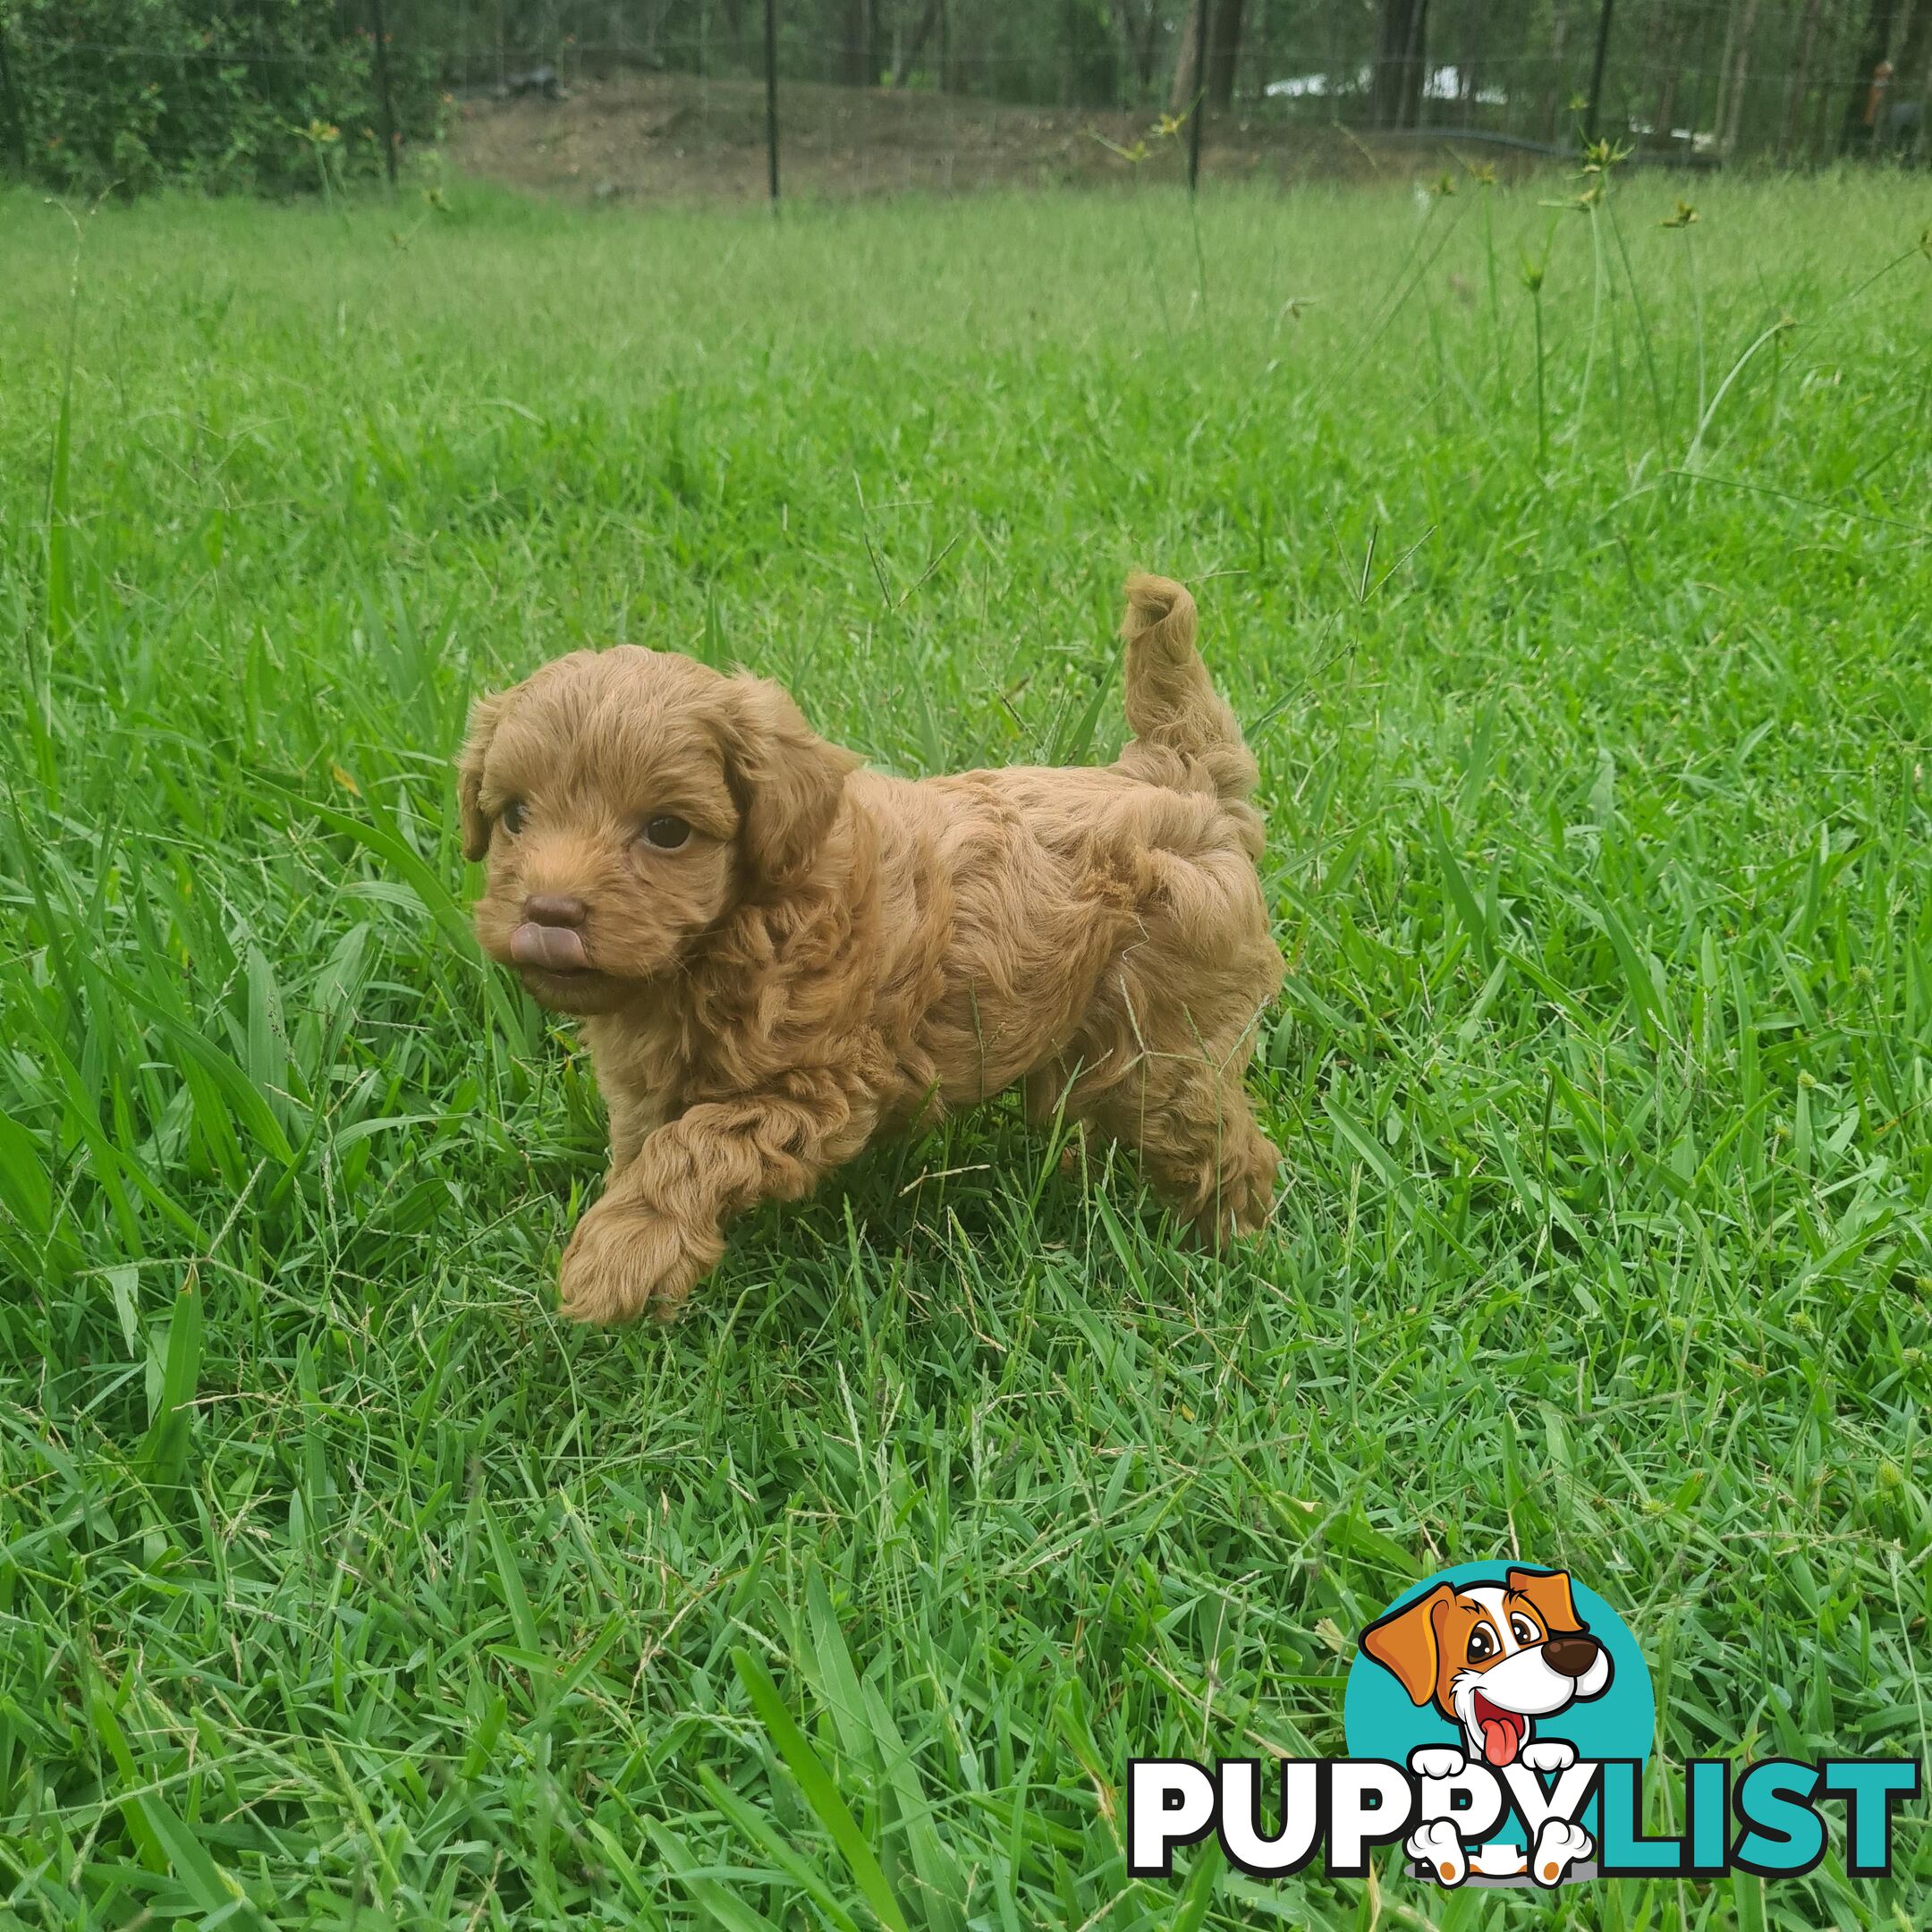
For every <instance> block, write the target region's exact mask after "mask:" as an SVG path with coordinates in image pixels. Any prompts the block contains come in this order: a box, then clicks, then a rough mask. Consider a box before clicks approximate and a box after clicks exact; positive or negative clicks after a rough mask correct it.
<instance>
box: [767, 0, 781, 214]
mask: <svg viewBox="0 0 1932 1932" xmlns="http://www.w3.org/2000/svg"><path fill="white" fill-rule="evenodd" d="M765 160H766V168H767V174H768V176H769V179H770V183H771V205H772V206H773V208H776V207H777V206H778V0H765Z"/></svg>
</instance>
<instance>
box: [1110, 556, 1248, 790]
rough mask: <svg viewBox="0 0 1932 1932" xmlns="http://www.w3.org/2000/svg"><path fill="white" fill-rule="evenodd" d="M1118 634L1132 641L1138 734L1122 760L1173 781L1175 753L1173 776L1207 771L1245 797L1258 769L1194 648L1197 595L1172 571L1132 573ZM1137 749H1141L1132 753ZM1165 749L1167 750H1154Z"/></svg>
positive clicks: (1131, 710)
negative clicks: (1164, 573) (1167, 574)
mask: <svg viewBox="0 0 1932 1932" xmlns="http://www.w3.org/2000/svg"><path fill="white" fill-rule="evenodd" d="M1121 635H1122V636H1123V638H1125V639H1126V640H1127V691H1126V699H1127V722H1128V723H1129V724H1131V725H1132V727H1133V733H1134V743H1133V744H1132V745H1131V746H1130V747H1129V748H1128V750H1127V752H1126V753H1123V756H1122V759H1121V762H1122V763H1123V765H1128V764H1131V765H1136V766H1144V767H1147V769H1146V771H1145V773H1144V775H1146V776H1147V777H1148V778H1150V779H1153V780H1154V781H1155V782H1156V783H1161V782H1170V783H1171V782H1173V781H1172V779H1171V778H1168V777H1167V776H1166V774H1165V773H1164V772H1163V771H1162V769H1161V767H1166V768H1167V771H1168V772H1172V771H1173V767H1174V760H1175V759H1178V760H1179V761H1180V765H1181V767H1182V771H1181V772H1180V773H1177V774H1174V775H1175V776H1179V777H1182V780H1183V782H1185V781H1186V780H1192V781H1193V782H1194V783H1197V784H1198V783H1199V780H1200V779H1201V778H1203V777H1205V778H1206V779H1207V780H1208V782H1209V783H1210V784H1212V785H1213V787H1214V789H1215V791H1216V793H1217V794H1218V795H1219V796H1220V797H1221V798H1222V799H1224V801H1227V802H1228V803H1230V804H1233V803H1235V802H1237V801H1240V800H1242V799H1245V798H1246V797H1247V796H1248V795H1249V793H1250V792H1252V791H1253V790H1254V787H1255V779H1256V777H1257V775H1258V774H1257V771H1256V768H1255V761H1254V756H1253V754H1252V753H1251V752H1250V750H1249V749H1248V747H1247V746H1246V744H1244V743H1243V742H1242V741H1241V726H1240V725H1239V724H1236V723H1235V721H1234V714H1233V711H1231V710H1230V709H1229V708H1228V703H1227V700H1226V699H1224V697H1222V695H1221V694H1220V692H1219V691H1216V689H1215V688H1214V686H1213V684H1212V683H1210V682H1208V667H1207V665H1204V664H1203V663H1202V662H1201V660H1200V653H1199V651H1197V650H1196V649H1195V648H1194V599H1193V598H1192V597H1190V596H1189V595H1188V594H1187V591H1186V590H1185V589H1183V588H1182V586H1181V585H1180V584H1177V583H1175V582H1174V580H1172V579H1171V578H1167V577H1149V576H1148V575H1147V574H1146V573H1145V572H1140V571H1136V572H1134V573H1133V575H1132V576H1131V577H1130V578H1128V580H1127V615H1126V618H1125V620H1124V621H1123V623H1122V625H1121ZM1136 751H1139V752H1140V754H1141V755H1140V757H1134V756H1132V754H1133V753H1135V752H1136ZM1164 752H1165V753H1167V754H1170V756H1168V757H1166V758H1162V757H1159V756H1158V755H1156V756H1153V757H1149V756H1148V755H1147V754H1148V753H1152V754H1160V753H1164Z"/></svg>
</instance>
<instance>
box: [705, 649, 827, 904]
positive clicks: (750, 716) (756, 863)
mask: <svg viewBox="0 0 1932 1932" xmlns="http://www.w3.org/2000/svg"><path fill="white" fill-rule="evenodd" d="M719 730H720V736H721V738H722V740H723V743H724V779H725V783H726V784H728V785H729V786H730V787H731V792H732V798H733V801H734V802H735V803H736V805H737V807H738V811H739V816H740V821H741V822H740V826H739V844H740V848H741V851H742V852H743V853H744V857H745V862H746V864H747V865H748V866H749V867H750V869H751V871H752V873H753V874H754V875H755V876H756V877H758V879H759V880H760V881H762V882H763V883H764V884H766V885H776V886H784V885H791V884H793V883H795V881H796V880H797V879H798V877H800V875H801V874H802V873H803V871H804V870H805V868H806V867H807V866H808V865H809V863H810V861H811V856H812V853H813V852H814V851H816V850H817V848H818V842H819V840H820V839H822V838H823V837H824V836H825V835H826V833H827V832H828V831H830V830H831V827H832V821H833V819H834V818H835V817H836V816H837V813H838V806H839V799H840V796H841V794H842V793H843V791H844V788H845V775H846V774H847V773H848V772H850V771H852V770H853V769H854V768H855V767H857V766H858V764H859V762H860V761H859V760H858V759H857V758H854V757H853V756H852V753H851V752H850V751H847V750H844V749H843V747H842V746H839V745H835V744H828V743H827V742H826V741H825V740H824V739H823V738H821V737H819V735H818V733H816V732H815V731H813V730H812V728H811V726H810V725H809V724H807V723H806V722H805V720H804V718H803V717H802V716H801V715H800V713H799V708H798V707H797V706H796V705H795V704H793V703H792V700H791V699H790V698H789V697H788V696H787V695H786V694H785V693H784V691H781V690H780V689H779V688H778V687H777V685H775V684H769V683H767V682H765V680H764V679H762V678H755V677H750V676H748V675H744V674H740V675H739V676H737V677H734V678H733V679H732V680H731V681H730V682H729V683H728V684H727V685H726V686H725V699H724V707H723V711H722V715H721V718H720V726H719Z"/></svg>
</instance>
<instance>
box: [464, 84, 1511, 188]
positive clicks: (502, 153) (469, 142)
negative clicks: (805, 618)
mask: <svg viewBox="0 0 1932 1932" xmlns="http://www.w3.org/2000/svg"><path fill="white" fill-rule="evenodd" d="M778 114H779V167H780V171H781V185H782V187H783V190H784V192H785V193H786V194H787V195H798V196H821V197H827V198H836V199H843V198H847V197H852V196H860V195H871V194H893V193H903V192H905V191H924V192H927V193H938V194H949V193H956V192H963V191H970V190H974V189H981V188H998V187H1059V186H1102V185H1107V184H1123V183H1124V182H1127V181H1128V180H1129V179H1130V178H1131V177H1132V176H1133V175H1134V174H1135V173H1136V172H1137V171H1138V173H1139V175H1140V179H1141V180H1143V181H1149V182H1152V181H1178V180H1180V179H1182V175H1183V173H1184V169H1185V150H1184V148H1183V147H1182V142H1181V140H1177V139H1174V138H1171V137H1170V138H1167V139H1161V138H1159V137H1158V136H1157V135H1156V134H1155V133H1154V129H1155V125H1156V123H1157V121H1158V119H1159V116H1158V115H1157V114H1153V113H1151V112H1149V113H1141V114H1118V113H1098V112H1095V111H1093V110H1091V109H1076V108H1043V107H1018V106H1006V105H1004V104H1002V103H999V102H995V101H980V100H969V99H965V98H962V97H960V96H957V95H948V94H933V93H929V92H924V91H913V90H905V91H895V90H892V89H860V88H835V87H826V86H819V85H813V84H810V83H806V82H794V81H788V82H786V83H785V84H784V87H783V88H782V89H781V90H780V95H779V103H778ZM1109 143H1111V144H1112V146H1111V147H1110V146H1109V145H1108V144H1109ZM1137 143H1141V144H1144V145H1145V148H1146V150H1147V152H1146V156H1145V158H1144V159H1142V160H1141V161H1140V162H1139V163H1138V164H1134V163H1130V162H1129V161H1127V160H1126V159H1124V158H1123V157H1122V155H1121V154H1120V153H1118V152H1116V151H1115V150H1117V149H1123V148H1124V149H1129V150H1131V149H1133V148H1134V147H1135V146H1136V144H1137ZM449 148H450V154H451V158H452V159H453V161H454V163H455V165H457V166H458V167H460V168H462V170H463V171H464V172H466V173H469V174H477V175H480V176H482V177H484V178H485V179H487V180H492V181H499V182H504V183H506V184H508V185H510V186H513V187H517V188H522V189H528V190H534V191H537V192H539V193H543V194H552V195H561V196H565V197H570V198H578V197H581V198H583V199H592V198H596V199H640V200H648V201H697V200H714V199H727V200H742V199H756V198H758V197H762V196H763V195H764V193H765V191H766V152H765V93H764V89H763V88H762V87H761V86H760V85H758V83H757V82H756V81H749V80H694V79H692V78H691V77H689V76H685V75H677V76H669V75H657V74H621V75H616V76H613V77H611V78H608V79H605V80H584V81H582V82H580V83H579V84H577V85H574V86H572V88H571V89H569V91H568V93H567V94H566V95H565V97H563V99H561V100H547V99H544V98H542V97H526V98H523V99H516V100H502V101H499V100H494V99H490V98H488V97H479V98H471V99H466V100H463V101H462V102H460V103H459V104H458V112H457V117H456V121H455V123H454V126H453V129H452V131H451V136H450V142H449ZM1459 156H1466V157H1469V158H1470V159H1471V160H1473V161H1478V162H1482V163H1487V164H1489V165H1495V166H1497V167H1498V168H1499V170H1500V171H1502V172H1505V173H1514V172H1520V171H1521V170H1523V169H1525V168H1527V167H1536V166H1547V165H1549V164H1548V162H1547V161H1546V160H1545V159H1543V158H1542V157H1538V156H1534V155H1525V154H1522V153H1520V152H1515V151H1512V150H1508V149H1504V150H1502V151H1500V152H1499V151H1498V150H1496V148H1489V147H1485V146H1477V145H1474V144H1470V143H1467V142H1462V141H1459V140H1458V138H1457V137H1456V136H1455V135H1454V134H1453V132H1449V131H1443V132H1441V133H1439V134H1435V135H1432V136H1425V137H1422V138H1420V139H1416V138H1402V139H1394V138H1391V137H1387V136H1381V135H1357V134H1355V133H1354V132H1352V131H1349V130H1347V129H1343V128H1340V127H1315V128H1309V127H1280V126H1275V125H1269V124H1266V123H1254V122H1249V121H1244V120H1242V119H1241V117H1240V116H1239V115H1235V116H1231V117H1230V118H1229V119H1228V120H1227V121H1225V122H1224V123H1218V124H1217V123H1209V125H1208V133H1207V136H1206V139H1205V140H1204V143H1203V151H1202V157H1201V170H1202V174H1203V175H1204V177H1206V178H1208V179H1210V180H1212V179H1223V180H1225V179H1228V178H1230V177H1233V178H1237V179H1246V178H1252V177H1259V178H1263V179H1270V180H1281V181H1294V180H1322V179H1329V180H1368V179H1371V178H1375V177H1378V176H1381V177H1387V178H1390V179H1394V180H1409V179H1425V180H1426V179H1433V178H1434V177H1436V176H1437V175H1439V174H1442V173H1443V172H1444V171H1445V169H1451V170H1456V169H1457V168H1458V157H1459Z"/></svg>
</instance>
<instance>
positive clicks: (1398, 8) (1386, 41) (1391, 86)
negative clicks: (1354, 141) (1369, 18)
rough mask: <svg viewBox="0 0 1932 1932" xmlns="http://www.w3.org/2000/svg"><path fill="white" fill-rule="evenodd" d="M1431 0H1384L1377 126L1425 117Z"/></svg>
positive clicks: (1376, 89) (1378, 60) (1374, 99)
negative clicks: (1423, 80) (1423, 107)
mask: <svg viewBox="0 0 1932 1932" xmlns="http://www.w3.org/2000/svg"><path fill="white" fill-rule="evenodd" d="M1427 32H1428V0H1382V14H1381V28H1380V31H1379V32H1378V34H1377V39H1376V62H1375V82H1374V88H1373V91H1372V94H1371V100H1372V104H1373V106H1374V112H1375V118H1376V124H1377V126H1378V127H1415V126H1417V125H1419V123H1420V121H1421V119H1422V77H1423V74H1424V72H1426V71H1427V62H1428V52H1427V47H1426V44H1425V41H1426V35H1427Z"/></svg>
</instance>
